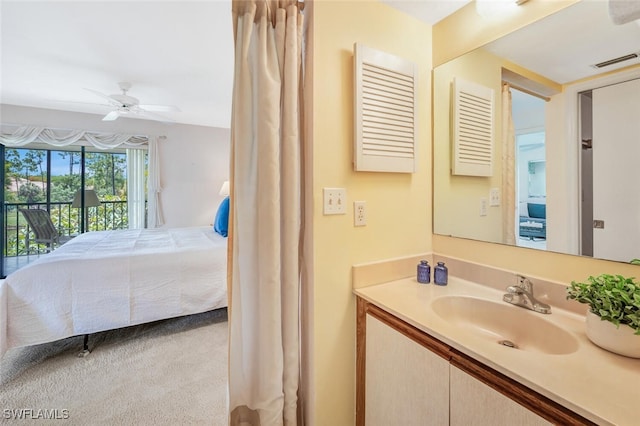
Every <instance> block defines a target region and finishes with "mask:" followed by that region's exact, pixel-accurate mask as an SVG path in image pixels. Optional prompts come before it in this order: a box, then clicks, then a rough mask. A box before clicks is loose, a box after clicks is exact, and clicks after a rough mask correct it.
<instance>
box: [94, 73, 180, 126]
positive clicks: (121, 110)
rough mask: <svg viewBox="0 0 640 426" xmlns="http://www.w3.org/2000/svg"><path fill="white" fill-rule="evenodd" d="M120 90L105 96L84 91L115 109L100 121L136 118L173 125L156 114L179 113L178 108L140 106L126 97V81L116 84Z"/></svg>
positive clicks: (165, 118)
mask: <svg viewBox="0 0 640 426" xmlns="http://www.w3.org/2000/svg"><path fill="white" fill-rule="evenodd" d="M118 86H119V87H120V90H122V93H117V94H114V95H106V94H104V93H102V92H98V91H97V90H93V89H87V88H85V90H87V91H89V92H91V93H93V94H95V95H98V96H100V97H101V98H103V99H105V100H106V101H107V102H109V105H110V106H112V107H114V108H115V109H114V110H113V111H111V112H109V113H108V114H107V115H105V116H104V117H103V118H102V121H113V120H116V119H117V118H118V117H126V116H129V117H131V116H138V117H140V118H148V119H151V120H156V121H162V122H165V123H173V122H174V121H173V120H171V119H170V118H168V117H165V116H162V115H160V114H156V112H179V111H180V108H178V107H177V106H174V105H145V104H141V103H140V101H139V100H138V98H134V97H133V96H129V95H127V92H128V91H129V89H131V83H129V82H126V81H121V82H119V83H118Z"/></svg>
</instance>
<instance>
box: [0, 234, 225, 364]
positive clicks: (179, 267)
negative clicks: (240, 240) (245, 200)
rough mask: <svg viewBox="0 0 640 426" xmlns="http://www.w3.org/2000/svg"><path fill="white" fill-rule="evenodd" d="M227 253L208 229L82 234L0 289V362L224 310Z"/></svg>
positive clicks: (19, 272)
mask: <svg viewBox="0 0 640 426" xmlns="http://www.w3.org/2000/svg"><path fill="white" fill-rule="evenodd" d="M226 251H227V242H226V238H223V237H222V236H220V235H218V234H217V233H215V232H214V231H213V229H212V228H211V227H210V226H209V227H197V228H173V229H136V230H118V231H98V232H87V233H84V234H81V235H79V236H77V237H76V238H74V239H72V240H71V241H69V242H68V243H66V244H64V245H62V246H61V247H59V248H58V249H56V250H54V251H53V252H51V253H49V254H47V255H44V256H41V257H40V258H39V259H38V260H37V261H35V262H32V263H30V264H29V265H28V266H26V267H24V268H22V269H19V270H18V271H16V272H14V273H13V274H10V275H9V276H7V278H6V279H5V280H4V281H3V282H2V283H0V356H1V355H2V354H4V353H5V352H6V350H7V349H10V348H13V347H19V346H28V345H34V344H39V343H44V342H50V341H54V340H58V339H62V338H66V337H70V336H75V335H80V334H89V333H95V332H98V331H104V330H110V329H114V328H120V327H127V326H130V325H136V324H142V323H145V322H150V321H156V320H160V319H164V318H172V317H177V316H182V315H187V314H194V313H200V312H205V311H208V310H211V309H217V308H222V307H225V306H227V286H226V262H227V261H226Z"/></svg>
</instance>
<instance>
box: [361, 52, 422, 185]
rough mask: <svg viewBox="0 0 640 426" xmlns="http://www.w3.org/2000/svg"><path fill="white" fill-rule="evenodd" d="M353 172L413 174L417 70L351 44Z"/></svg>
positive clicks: (388, 56)
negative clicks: (353, 103) (353, 75)
mask: <svg viewBox="0 0 640 426" xmlns="http://www.w3.org/2000/svg"><path fill="white" fill-rule="evenodd" d="M354 50H355V54H354V59H355V84H354V86H355V143H354V150H355V152H354V170H356V171H376V172H403V173H413V172H415V168H416V165H415V161H416V127H417V125H416V117H417V115H416V106H417V100H416V96H417V91H416V86H417V82H416V78H417V77H416V66H415V64H414V63H412V62H410V61H407V60H406V59H403V58H400V57H397V56H394V55H391V54H388V53H385V52H381V51H379V50H375V49H371V48H369V47H366V46H363V45H361V44H359V43H356V44H355V46H354Z"/></svg>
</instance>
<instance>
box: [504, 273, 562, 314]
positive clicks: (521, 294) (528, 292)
mask: <svg viewBox="0 0 640 426" xmlns="http://www.w3.org/2000/svg"><path fill="white" fill-rule="evenodd" d="M516 277H517V279H518V283H517V284H516V285H510V286H509V287H507V291H508V293H507V294H505V295H504V296H502V300H504V301H505V302H507V303H511V304H512V305H516V306H521V307H523V308H527V309H531V310H532V311H535V312H540V313H541V314H550V313H551V306H549V305H547V304H546V303H542V302H540V301H538V300H536V298H535V297H534V296H533V283H532V282H531V281H530V280H529V278H527V277H524V276H522V275H516Z"/></svg>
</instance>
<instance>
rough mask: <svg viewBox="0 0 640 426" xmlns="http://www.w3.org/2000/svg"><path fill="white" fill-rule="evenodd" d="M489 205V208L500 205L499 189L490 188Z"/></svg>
mask: <svg viewBox="0 0 640 426" xmlns="http://www.w3.org/2000/svg"><path fill="white" fill-rule="evenodd" d="M489 205H490V206H491V207H497V206H499V205H500V188H491V191H489Z"/></svg>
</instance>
